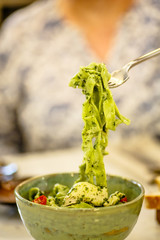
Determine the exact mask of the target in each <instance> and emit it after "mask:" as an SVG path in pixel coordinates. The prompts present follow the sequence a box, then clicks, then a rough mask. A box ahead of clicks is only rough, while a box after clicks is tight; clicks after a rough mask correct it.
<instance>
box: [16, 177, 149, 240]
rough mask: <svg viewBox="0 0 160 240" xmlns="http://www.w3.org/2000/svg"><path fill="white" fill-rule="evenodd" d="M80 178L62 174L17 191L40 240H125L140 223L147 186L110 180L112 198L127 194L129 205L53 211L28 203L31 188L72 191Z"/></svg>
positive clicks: (27, 223)
mask: <svg viewBox="0 0 160 240" xmlns="http://www.w3.org/2000/svg"><path fill="white" fill-rule="evenodd" d="M77 177H78V174H73V173H62V174H51V175H44V176H40V177H36V178H32V179H29V180H27V181H25V182H23V183H21V184H20V185H19V186H17V187H16V189H15V196H16V203H17V206H18V210H19V213H20V216H21V219H22V221H23V223H24V225H25V227H26V229H27V230H28V232H29V233H30V234H31V236H32V237H33V238H34V239H36V240H82V239H83V240H106V239H107V240H122V239H125V238H126V237H127V236H128V234H129V233H130V232H131V230H132V228H133V227H134V225H135V223H136V222H137V219H138V216H139V213H140V210H141V206H142V202H143V197H144V188H143V186H142V185H141V184H140V183H138V182H136V181H134V180H128V179H126V178H122V177H119V176H110V175H109V176H107V179H108V189H109V194H111V193H113V192H115V191H117V190H118V191H121V192H124V193H125V194H126V196H127V198H128V202H127V203H125V204H120V205H115V206H110V207H102V208H100V207H98V208H86V209H84V208H81V209H78V208H77V209H76V208H62V207H61V208H53V207H51V206H44V205H39V204H36V203H33V202H30V201H29V200H28V191H29V189H30V188H31V187H39V188H41V189H42V190H45V191H50V190H51V189H52V188H53V185H54V184H55V183H61V184H65V185H68V186H69V187H71V186H72V185H73V183H74V181H75V180H76V179H77Z"/></svg>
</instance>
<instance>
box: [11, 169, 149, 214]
mask: <svg viewBox="0 0 160 240" xmlns="http://www.w3.org/2000/svg"><path fill="white" fill-rule="evenodd" d="M61 174H69V175H74V174H78V172H59V173H50V174H44V175H39V176H35V177H31V178H29V179H27V180H25V181H23V182H21V183H20V184H19V185H17V186H16V188H15V190H14V194H15V197H16V198H18V199H19V200H20V201H22V202H24V203H26V204H27V205H30V206H32V205H33V206H34V207H38V208H41V209H42V208H44V209H50V210H52V211H62V212H63V211H64V212H66V211H67V212H68V211H69V212H70V211H71V212H72V211H80V212H83V211H85V212H86V211H88V212H95V211H96V212H97V211H104V209H105V210H107V209H108V210H109V209H115V208H123V207H126V206H129V205H132V204H134V203H135V202H137V201H138V200H139V199H141V198H144V194H145V189H144V187H143V185H142V184H141V183H140V182H139V181H137V180H134V179H129V178H127V177H122V176H119V175H113V174H107V176H109V177H118V178H121V179H124V180H127V181H129V182H132V183H133V184H134V185H137V186H138V187H139V188H140V190H141V193H140V194H139V195H138V196H137V197H136V198H134V199H133V200H131V201H129V202H126V203H125V204H119V205H113V206H107V207H96V208H95V207H94V208H68V207H52V206H48V205H41V204H37V203H34V202H31V201H30V200H28V199H25V198H24V197H22V196H21V195H20V194H19V192H18V190H19V189H20V188H21V187H22V186H23V185H25V184H26V183H29V182H32V181H34V180H36V179H38V178H44V177H50V176H55V175H61ZM16 203H17V200H16Z"/></svg>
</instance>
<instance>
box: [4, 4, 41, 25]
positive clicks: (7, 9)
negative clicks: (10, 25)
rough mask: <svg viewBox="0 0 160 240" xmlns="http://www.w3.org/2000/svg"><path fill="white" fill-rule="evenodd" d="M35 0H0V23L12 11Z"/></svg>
mask: <svg viewBox="0 0 160 240" xmlns="http://www.w3.org/2000/svg"><path fill="white" fill-rule="evenodd" d="M35 1H36V0H1V1H0V25H1V24H2V22H3V21H4V20H5V19H6V18H7V17H8V16H9V15H10V14H12V13H13V12H14V11H16V10H19V9H20V8H23V7H25V6H27V5H28V4H30V3H32V2H35Z"/></svg>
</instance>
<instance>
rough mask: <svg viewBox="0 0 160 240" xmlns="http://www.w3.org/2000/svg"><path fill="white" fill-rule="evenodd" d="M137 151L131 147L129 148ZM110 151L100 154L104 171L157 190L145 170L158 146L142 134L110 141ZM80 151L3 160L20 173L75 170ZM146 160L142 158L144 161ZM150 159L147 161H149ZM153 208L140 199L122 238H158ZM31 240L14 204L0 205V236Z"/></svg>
mask: <svg viewBox="0 0 160 240" xmlns="http://www.w3.org/2000/svg"><path fill="white" fill-rule="evenodd" d="M135 149H136V150H137V151H133V150H135ZM108 150H109V152H110V154H109V155H107V156H106V157H105V158H104V163H105V167H106V172H107V173H109V174H114V175H121V176H124V177H127V178H131V179H135V180H137V181H139V182H141V183H142V184H143V186H144V188H145V192H146V193H148V192H153V191H157V186H156V185H153V184H150V182H151V180H152V179H153V177H154V175H153V173H152V172H151V171H150V170H148V164H150V165H151V164H152V161H154V162H156V163H157V164H159V163H160V162H159V156H160V148H159V145H157V144H152V143H151V142H150V140H148V139H145V138H143V139H142V140H141V144H140V145H138V146H137V139H136V141H133V142H132V143H130V144H128V143H126V144H124V143H123V145H122V144H116V145H115V144H114V145H112V146H110V147H109V149H108ZM82 158H83V152H82V151H81V149H80V147H79V148H73V149H67V150H59V151H54V152H46V153H41V154H38V153H35V154H23V155H15V156H6V161H8V162H15V163H16V164H17V165H18V169H19V171H18V174H19V175H20V176H22V177H25V176H35V175H43V174H48V173H58V172H77V171H78V167H79V165H80V164H81V162H82ZM145 160H146V162H145ZM150 161H151V162H150ZM155 216H156V211H155V210H149V209H146V207H145V204H144V203H143V206H142V210H141V213H140V216H139V218H138V221H137V223H136V226H135V227H134V229H133V231H132V232H131V234H130V235H129V236H128V237H127V238H126V240H158V239H160V224H158V223H157V221H156V217H155ZM22 239H23V240H32V239H33V238H32V237H31V236H30V235H29V234H28V233H27V231H26V229H25V227H24V226H23V223H22V221H21V219H20V217H19V214H18V211H17V208H16V206H9V205H3V204H1V205H0V240H22Z"/></svg>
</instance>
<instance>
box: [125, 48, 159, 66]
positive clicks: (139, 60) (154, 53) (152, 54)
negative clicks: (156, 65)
mask: <svg viewBox="0 0 160 240" xmlns="http://www.w3.org/2000/svg"><path fill="white" fill-rule="evenodd" d="M158 54H160V48H157V49H155V50H153V51H151V52H149V53H147V54H145V55H143V56H141V57H139V58H136V59H134V60H132V61H131V62H129V63H128V64H127V66H126V67H127V69H128V70H129V69H131V68H132V67H134V66H136V65H137V64H139V63H141V62H144V61H146V60H148V59H150V58H152V57H155V56H157V55H158Z"/></svg>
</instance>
